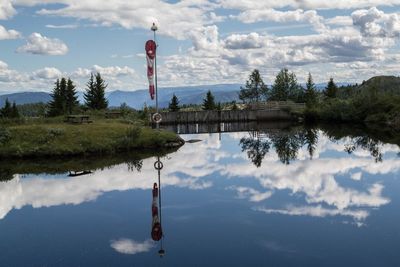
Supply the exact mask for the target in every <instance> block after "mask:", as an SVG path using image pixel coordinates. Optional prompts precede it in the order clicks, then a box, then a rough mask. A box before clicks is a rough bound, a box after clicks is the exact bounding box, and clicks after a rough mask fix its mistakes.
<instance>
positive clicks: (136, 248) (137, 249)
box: [110, 238, 155, 255]
mask: <svg viewBox="0 0 400 267" xmlns="http://www.w3.org/2000/svg"><path fill="white" fill-rule="evenodd" d="M110 245H111V247H112V248H113V249H115V251H117V252H119V253H122V254H130V255H134V254H138V253H143V252H148V251H150V250H151V249H152V248H153V247H155V243H154V242H152V241H151V240H145V241H144V242H142V243H140V242H137V241H135V240H132V239H128V238H121V239H118V240H112V241H111V244H110Z"/></svg>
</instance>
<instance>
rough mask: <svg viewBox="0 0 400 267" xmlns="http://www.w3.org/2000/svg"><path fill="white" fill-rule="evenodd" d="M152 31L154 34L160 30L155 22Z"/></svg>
mask: <svg viewBox="0 0 400 267" xmlns="http://www.w3.org/2000/svg"><path fill="white" fill-rule="evenodd" d="M151 30H152V31H153V32H155V31H156V30H158V28H157V25H156V24H155V23H154V22H153V26H151Z"/></svg>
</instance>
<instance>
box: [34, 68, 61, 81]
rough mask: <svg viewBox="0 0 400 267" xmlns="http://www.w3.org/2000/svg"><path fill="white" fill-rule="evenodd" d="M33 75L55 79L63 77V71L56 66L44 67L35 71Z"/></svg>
mask: <svg viewBox="0 0 400 267" xmlns="http://www.w3.org/2000/svg"><path fill="white" fill-rule="evenodd" d="M33 76H34V77H37V78H40V79H47V80H54V79H57V78H59V77H61V76H62V73H61V71H60V70H58V69H56V68H49V67H45V68H43V69H39V70H37V71H35V72H34V73H33Z"/></svg>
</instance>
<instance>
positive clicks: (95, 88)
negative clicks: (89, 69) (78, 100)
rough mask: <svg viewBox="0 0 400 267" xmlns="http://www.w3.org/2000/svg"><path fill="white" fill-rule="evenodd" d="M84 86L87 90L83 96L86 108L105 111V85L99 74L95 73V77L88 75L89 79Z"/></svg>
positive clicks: (106, 102) (106, 104) (106, 103)
mask: <svg viewBox="0 0 400 267" xmlns="http://www.w3.org/2000/svg"><path fill="white" fill-rule="evenodd" d="M86 86H87V89H86V93H85V94H84V98H85V104H86V106H88V107H89V108H90V109H97V110H100V109H106V108H107V106H108V101H107V100H106V97H105V90H106V88H107V84H106V83H105V81H104V80H103V78H101V75H100V73H96V75H93V73H92V74H90V79H89V81H88V83H87V84H86Z"/></svg>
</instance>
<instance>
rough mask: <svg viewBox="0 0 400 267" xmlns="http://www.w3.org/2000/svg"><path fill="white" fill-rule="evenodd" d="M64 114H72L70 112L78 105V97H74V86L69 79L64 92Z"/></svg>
mask: <svg viewBox="0 0 400 267" xmlns="http://www.w3.org/2000/svg"><path fill="white" fill-rule="evenodd" d="M65 97H66V99H65V102H66V112H67V113H68V114H72V111H73V110H74V109H75V108H76V107H77V106H78V105H79V101H78V96H77V95H76V90H75V85H74V83H73V82H72V80H71V79H68V81H67V88H66V92H65Z"/></svg>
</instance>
